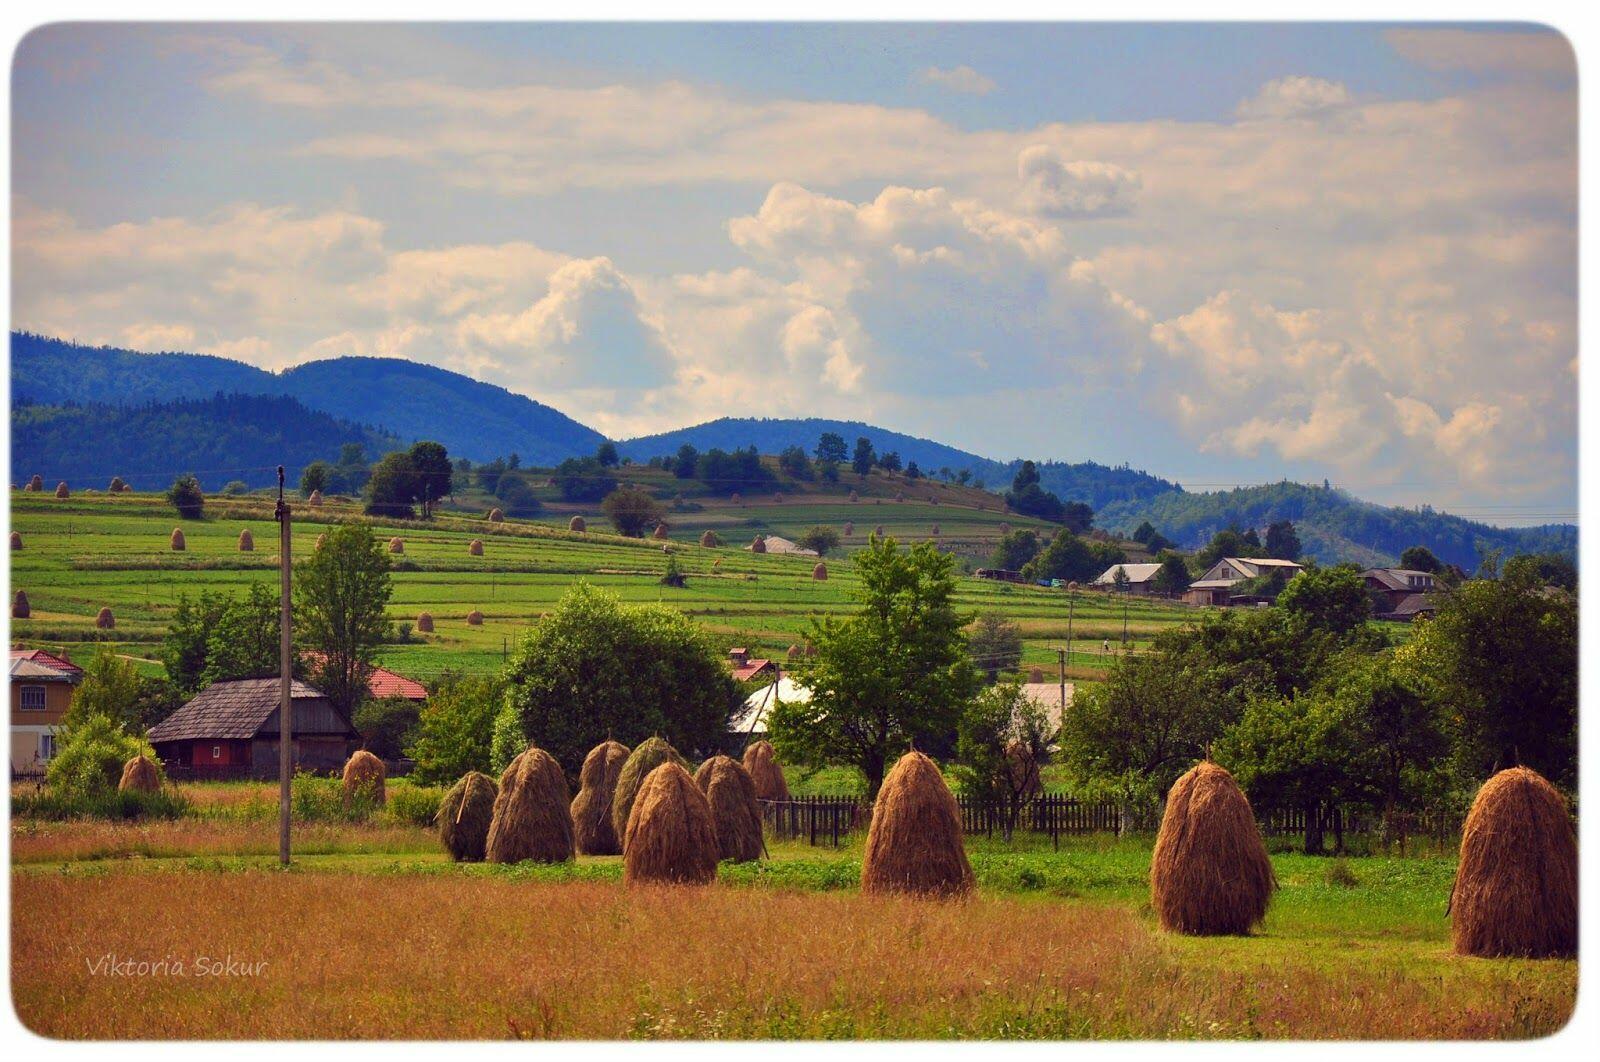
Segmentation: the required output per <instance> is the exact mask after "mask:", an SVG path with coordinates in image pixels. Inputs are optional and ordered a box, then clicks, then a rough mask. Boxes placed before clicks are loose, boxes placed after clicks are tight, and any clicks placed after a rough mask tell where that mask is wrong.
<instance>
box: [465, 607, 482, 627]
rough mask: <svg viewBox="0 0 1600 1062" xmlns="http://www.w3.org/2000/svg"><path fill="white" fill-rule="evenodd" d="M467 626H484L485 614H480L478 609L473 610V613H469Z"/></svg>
mask: <svg viewBox="0 0 1600 1062" xmlns="http://www.w3.org/2000/svg"><path fill="white" fill-rule="evenodd" d="M467 626H469V627H481V626H483V613H481V612H479V611H478V610H477V609H473V610H472V611H471V612H469V613H467Z"/></svg>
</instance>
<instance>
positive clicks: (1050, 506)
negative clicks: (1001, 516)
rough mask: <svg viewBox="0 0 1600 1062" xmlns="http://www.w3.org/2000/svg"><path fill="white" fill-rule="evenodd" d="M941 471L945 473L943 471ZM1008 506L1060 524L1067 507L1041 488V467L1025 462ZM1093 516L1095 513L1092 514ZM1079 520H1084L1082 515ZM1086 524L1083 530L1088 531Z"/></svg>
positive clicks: (1011, 491)
mask: <svg viewBox="0 0 1600 1062" xmlns="http://www.w3.org/2000/svg"><path fill="white" fill-rule="evenodd" d="M941 471H943V470H942V469H941ZM1006 505H1008V506H1010V507H1011V509H1012V510H1013V511H1014V512H1018V513H1022V514H1023V515H1025V516H1037V517H1038V518H1039V519H1041V520H1050V521H1052V522H1055V523H1060V522H1061V521H1062V519H1063V518H1064V516H1065V511H1066V507H1065V506H1064V505H1062V504H1061V499H1060V498H1058V497H1056V496H1055V495H1054V494H1051V493H1050V492H1048V491H1046V490H1045V489H1044V488H1042V487H1040V486H1039V466H1038V465H1036V464H1034V463H1033V462H1032V461H1024V462H1022V465H1021V466H1020V467H1019V468H1018V469H1017V474H1016V476H1015V477H1013V478H1012V480H1011V489H1010V490H1009V491H1007V492H1006ZM1090 516H1091V517H1092V516H1093V513H1092V512H1091V513H1090ZM1077 519H1078V520H1079V521H1081V520H1082V515H1081V513H1080V514H1078V516H1077ZM1087 529H1088V526H1087V524H1086V523H1085V524H1084V527H1083V530H1087Z"/></svg>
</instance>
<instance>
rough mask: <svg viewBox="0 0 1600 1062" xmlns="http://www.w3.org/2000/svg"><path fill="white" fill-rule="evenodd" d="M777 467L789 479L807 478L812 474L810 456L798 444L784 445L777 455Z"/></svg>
mask: <svg viewBox="0 0 1600 1062" xmlns="http://www.w3.org/2000/svg"><path fill="white" fill-rule="evenodd" d="M778 468H779V470H781V471H782V472H783V474H784V475H786V476H788V477H789V478H791V479H799V480H808V479H810V478H811V477H812V475H813V473H812V471H811V460H810V458H808V457H806V452H805V451H804V450H802V449H801V448H800V447H798V446H790V447H786V448H785V449H784V451H783V452H782V453H780V454H779V455H778Z"/></svg>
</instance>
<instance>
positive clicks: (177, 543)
mask: <svg viewBox="0 0 1600 1062" xmlns="http://www.w3.org/2000/svg"><path fill="white" fill-rule="evenodd" d="M188 548H189V543H188V542H186V541H185V540H184V537H183V528H181V527H174V528H173V529H172V552H174V553H182V552H183V551H184V550H186V549H188Z"/></svg>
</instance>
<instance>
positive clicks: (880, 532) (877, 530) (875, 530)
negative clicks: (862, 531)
mask: <svg viewBox="0 0 1600 1062" xmlns="http://www.w3.org/2000/svg"><path fill="white" fill-rule="evenodd" d="M872 533H873V534H874V535H876V536H877V537H879V538H882V537H883V525H882V524H879V525H878V526H877V527H874V528H873V529H872Z"/></svg>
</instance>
